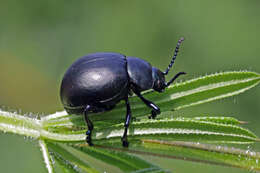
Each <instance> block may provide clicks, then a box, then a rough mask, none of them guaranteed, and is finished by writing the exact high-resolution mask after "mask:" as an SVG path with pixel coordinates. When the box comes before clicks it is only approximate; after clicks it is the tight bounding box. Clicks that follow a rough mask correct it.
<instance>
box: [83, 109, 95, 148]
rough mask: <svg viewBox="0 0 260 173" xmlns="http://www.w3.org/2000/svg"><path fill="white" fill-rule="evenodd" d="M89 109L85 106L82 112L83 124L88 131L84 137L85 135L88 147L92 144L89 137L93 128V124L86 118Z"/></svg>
mask: <svg viewBox="0 0 260 173" xmlns="http://www.w3.org/2000/svg"><path fill="white" fill-rule="evenodd" d="M90 109H91V107H90V105H87V106H86V108H85V110H84V117H85V122H86V124H87V126H88V131H87V132H86V135H87V137H86V142H87V143H88V144H89V145H90V146H92V145H93V143H92V140H91V135H92V130H93V128H94V126H93V123H92V122H91V120H90V119H89V117H88V113H89V111H90Z"/></svg>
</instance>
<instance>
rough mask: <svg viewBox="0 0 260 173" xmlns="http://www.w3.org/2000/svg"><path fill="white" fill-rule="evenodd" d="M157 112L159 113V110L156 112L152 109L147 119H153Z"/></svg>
mask: <svg viewBox="0 0 260 173" xmlns="http://www.w3.org/2000/svg"><path fill="white" fill-rule="evenodd" d="M159 113H160V112H156V111H155V110H152V112H151V114H152V115H150V116H149V117H148V118H149V119H155V118H156V116H157V114H159Z"/></svg>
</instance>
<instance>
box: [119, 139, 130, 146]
mask: <svg viewBox="0 0 260 173" xmlns="http://www.w3.org/2000/svg"><path fill="white" fill-rule="evenodd" d="M121 140H122V145H123V147H126V148H127V147H128V146H129V142H128V141H127V139H126V138H122V139H121Z"/></svg>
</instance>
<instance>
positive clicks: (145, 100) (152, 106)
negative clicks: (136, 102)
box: [135, 92, 161, 119]
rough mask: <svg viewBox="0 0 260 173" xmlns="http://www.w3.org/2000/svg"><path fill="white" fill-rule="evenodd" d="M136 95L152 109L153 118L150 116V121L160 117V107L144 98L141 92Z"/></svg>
mask: <svg viewBox="0 0 260 173" xmlns="http://www.w3.org/2000/svg"><path fill="white" fill-rule="evenodd" d="M135 94H136V95H137V96H138V97H139V98H140V99H141V100H142V101H143V102H144V103H145V104H146V105H147V106H148V107H150V108H152V111H151V116H149V117H148V118H149V119H151V118H152V119H155V118H156V116H157V115H159V114H160V113H161V111H160V108H159V107H158V106H156V105H155V104H154V103H153V102H151V101H150V100H147V99H146V98H144V97H143V96H142V95H141V93H140V92H135Z"/></svg>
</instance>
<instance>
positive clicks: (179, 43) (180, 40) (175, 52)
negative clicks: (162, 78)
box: [164, 37, 184, 75]
mask: <svg viewBox="0 0 260 173" xmlns="http://www.w3.org/2000/svg"><path fill="white" fill-rule="evenodd" d="M183 40H184V37H181V38H180V39H179V41H178V43H177V45H176V48H175V51H174V55H173V57H172V60H171V63H170V64H169V66H168V67H167V69H166V70H165V72H164V75H167V74H168V72H169V71H170V69H171V67H172V65H173V64H174V61H175V59H176V57H177V54H178V52H179V48H180V45H181V42H182V41H183Z"/></svg>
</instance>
